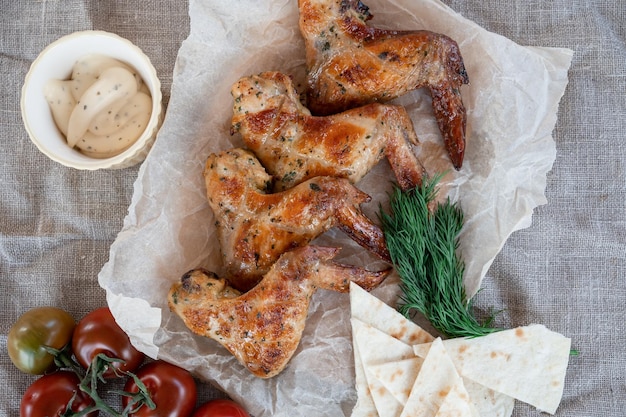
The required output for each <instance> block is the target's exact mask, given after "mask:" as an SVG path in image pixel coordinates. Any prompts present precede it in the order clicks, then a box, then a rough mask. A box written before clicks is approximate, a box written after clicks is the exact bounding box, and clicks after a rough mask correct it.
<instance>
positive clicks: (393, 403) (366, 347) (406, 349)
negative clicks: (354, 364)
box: [351, 319, 415, 417]
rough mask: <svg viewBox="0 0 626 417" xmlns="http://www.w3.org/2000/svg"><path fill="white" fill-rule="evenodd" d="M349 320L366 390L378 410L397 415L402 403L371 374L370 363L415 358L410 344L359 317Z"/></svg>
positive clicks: (388, 415)
mask: <svg viewBox="0 0 626 417" xmlns="http://www.w3.org/2000/svg"><path fill="white" fill-rule="evenodd" d="M351 322H352V332H353V335H354V340H355V342H356V343H355V344H356V348H357V349H358V352H359V355H360V358H361V364H362V366H363V370H364V373H365V379H366V381H367V386H368V387H369V393H370V395H371V398H372V400H373V402H374V404H375V406H376V409H377V410H378V414H379V415H384V416H385V417H395V416H399V415H400V413H401V411H402V404H401V403H400V402H399V401H398V400H397V399H396V398H395V397H394V396H393V395H392V394H391V393H390V392H389V391H388V390H387V389H386V388H385V386H384V385H383V384H382V383H381V382H380V381H379V380H378V379H377V378H376V377H374V375H372V373H371V372H370V367H371V366H372V365H376V364H383V363H389V362H397V361H401V360H403V359H407V358H414V357H415V354H414V353H413V347H412V346H409V345H407V344H406V343H404V342H402V341H400V340H398V339H396V338H394V337H391V336H389V335H388V334H386V333H384V332H382V331H380V330H378V329H376V328H374V327H373V326H370V325H369V324H367V323H363V322H362V321H360V320H358V319H352V320H351Z"/></svg>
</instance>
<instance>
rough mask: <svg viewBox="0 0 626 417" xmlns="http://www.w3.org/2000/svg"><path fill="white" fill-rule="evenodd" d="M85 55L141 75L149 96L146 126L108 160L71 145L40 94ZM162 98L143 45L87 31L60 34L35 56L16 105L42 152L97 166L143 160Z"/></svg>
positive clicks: (80, 166)
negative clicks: (106, 58) (117, 62)
mask: <svg viewBox="0 0 626 417" xmlns="http://www.w3.org/2000/svg"><path fill="white" fill-rule="evenodd" d="M88 54H101V55H107V56H110V57H112V58H116V59H118V60H120V61H122V62H125V63H127V64H129V65H130V66H132V67H133V68H135V69H136V70H137V72H138V73H139V74H140V75H141V77H142V78H143V81H144V83H146V85H147V86H148V88H149V90H150V94H151V95H152V115H151V117H150V121H149V122H148V126H147V127H146V130H145V131H144V132H143V134H142V135H141V136H140V137H139V139H138V140H137V141H136V142H135V143H134V144H133V145H131V146H130V147H129V148H128V149H126V150H125V151H124V152H122V153H121V154H118V155H116V156H113V157H110V158H106V159H97V158H91V157H88V156H86V155H84V154H82V153H80V152H79V151H77V150H75V149H72V148H70V147H69V146H68V145H67V142H66V139H65V136H63V134H62V133H61V132H60V131H59V129H58V128H57V127H56V124H55V123H54V119H53V118H52V113H51V111H50V107H49V106H48V102H47V101H46V99H45V97H44V86H45V84H46V83H47V82H48V80H50V79H59V80H65V79H68V78H69V77H70V75H71V73H72V67H73V66H74V63H75V62H76V61H77V60H78V59H80V58H82V57H83V56H85V55H88ZM161 101H162V95H161V82H160V81H159V78H158V77H157V73H156V70H155V69H154V67H153V66H152V63H151V62H150V59H149V58H148V57H147V56H146V55H145V54H144V53H143V52H142V51H141V49H139V48H138V47H137V46H135V45H134V44H133V43H131V42H130V41H128V40H126V39H124V38H121V37H120V36H118V35H115V34H113V33H108V32H103V31H91V30H88V31H82V32H76V33H72V34H70V35H67V36H64V37H62V38H60V39H58V40H56V41H55V42H53V43H52V44H50V45H48V46H47V47H46V48H45V49H44V50H43V51H42V52H41V54H39V56H38V57H37V59H35V61H33V63H32V65H31V67H30V70H29V71H28V74H26V79H25V81H24V85H23V87H22V97H21V103H20V105H21V109H22V119H23V121H24V126H25V127H26V131H27V132H28V135H29V136H30V139H31V140H32V141H33V143H34V144H35V145H36V146H37V148H39V150H40V151H41V152H43V153H44V154H45V155H47V156H48V157H49V158H50V159H52V160H54V161H56V162H58V163H60V164H63V165H65V166H68V167H72V168H76V169H85V170H96V169H103V168H113V169H117V168H126V167H129V166H132V165H135V164H137V163H139V162H141V161H143V160H144V158H145V157H146V155H147V154H148V152H149V150H150V148H151V147H152V144H153V143H154V139H155V137H156V133H157V131H158V129H159V127H160V124H161V120H162V115H163V114H162V113H163V107H162V104H161Z"/></svg>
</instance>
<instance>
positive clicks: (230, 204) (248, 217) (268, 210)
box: [204, 149, 390, 291]
mask: <svg viewBox="0 0 626 417" xmlns="http://www.w3.org/2000/svg"><path fill="white" fill-rule="evenodd" d="M204 178H205V184H206V190H207V199H208V202H209V205H210V207H211V209H212V210H213V213H214V215H215V218H216V227H217V236H218V239H219V242H220V248H221V251H222V257H223V260H224V267H225V271H226V274H227V277H228V279H229V281H230V282H231V283H232V285H233V286H234V287H235V288H238V289H240V290H243V291H245V290H248V289H250V288H252V287H253V286H254V285H255V284H256V283H257V282H258V281H259V280H260V279H261V277H262V276H263V274H265V273H266V272H267V271H268V270H269V268H270V266H271V265H272V264H273V263H274V262H275V261H276V259H278V257H279V256H280V255H281V254H282V253H284V252H285V251H287V250H290V249H293V248H297V247H301V246H304V245H307V244H308V243H309V242H310V241H311V240H313V239H315V238H316V237H317V236H319V235H321V234H322V233H324V232H326V231H327V230H329V229H331V228H333V227H338V228H340V230H342V231H343V232H344V233H346V234H347V235H348V236H349V237H351V238H352V239H353V240H354V241H355V242H357V243H358V244H359V245H361V246H363V247H364V248H366V249H368V250H369V251H371V252H372V253H374V254H376V255H377V256H379V257H380V258H381V259H383V260H384V261H386V262H390V257H389V252H388V250H387V246H386V243H385V237H384V233H383V231H382V230H381V229H380V227H379V226H377V225H376V224H374V223H372V221H371V220H370V219H369V218H367V217H366V216H365V215H364V214H363V213H362V212H361V210H360V207H359V206H360V204H362V203H365V202H368V201H370V197H369V196H368V195H367V194H365V193H363V192H362V191H360V190H358V189H357V188H356V187H354V186H353V185H352V184H350V182H349V181H348V180H346V179H344V178H335V177H315V178H312V179H310V180H307V181H305V182H303V183H301V184H299V185H297V186H295V187H293V188H290V189H289V190H285V191H282V192H279V193H268V190H269V188H270V186H269V184H270V183H271V177H270V175H269V174H267V172H266V171H265V169H264V168H263V166H262V165H261V164H260V163H259V161H258V160H257V159H256V157H255V156H254V155H253V154H252V153H251V152H249V151H247V150H244V149H231V150H228V151H223V152H220V153H218V154H211V155H210V156H209V157H208V158H207V162H206V166H205V170H204Z"/></svg>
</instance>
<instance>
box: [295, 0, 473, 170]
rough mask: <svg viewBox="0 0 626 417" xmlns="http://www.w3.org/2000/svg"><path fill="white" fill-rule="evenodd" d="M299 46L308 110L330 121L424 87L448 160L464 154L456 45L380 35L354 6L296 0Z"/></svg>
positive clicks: (419, 36)
mask: <svg viewBox="0 0 626 417" xmlns="http://www.w3.org/2000/svg"><path fill="white" fill-rule="evenodd" d="M298 7H299V10H300V19H299V25H300V32H301V33H302V35H303V37H304V40H305V48H306V65H307V106H308V108H309V109H310V110H311V112H312V113H313V114H317V115H328V114H334V113H338V112H341V111H344V110H346V109H350V108H354V107H357V106H361V105H363V104H366V103H371V102H374V101H381V102H384V101H388V100H391V99H393V98H396V97H398V96H400V95H402V94H405V93H406V92H408V91H411V90H414V89H417V88H422V87H426V88H428V89H429V91H430V95H431V98H432V101H433V109H434V114H435V118H436V119H437V123H438V126H439V129H440V131H441V134H442V136H443V139H444V144H445V146H446V150H447V151H448V154H449V156H450V160H451V162H452V164H453V165H454V167H455V168H456V169H460V168H461V166H462V164H463V158H464V153H465V126H466V112H465V107H464V105H463V101H462V99H461V94H460V86H461V85H462V84H467V83H468V82H469V78H468V76H467V72H466V70H465V66H464V65H463V58H462V56H461V53H460V51H459V47H458V45H457V43H456V42H455V41H454V40H452V39H450V38H449V37H447V36H445V35H442V34H438V33H433V32H430V31H426V30H415V31H398V30H385V29H379V28H375V27H372V26H368V25H367V21H369V20H370V19H371V18H372V17H373V16H372V14H371V13H370V12H369V9H368V7H367V6H365V5H364V4H363V3H362V2H360V1H356V0H299V1H298Z"/></svg>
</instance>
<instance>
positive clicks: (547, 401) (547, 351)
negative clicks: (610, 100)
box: [414, 324, 571, 414]
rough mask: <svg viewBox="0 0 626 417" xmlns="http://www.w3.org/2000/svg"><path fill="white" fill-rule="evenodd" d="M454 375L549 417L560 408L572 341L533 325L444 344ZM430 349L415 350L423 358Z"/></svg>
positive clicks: (449, 340) (453, 340)
mask: <svg viewBox="0 0 626 417" xmlns="http://www.w3.org/2000/svg"><path fill="white" fill-rule="evenodd" d="M443 344H444V346H445V348H446V350H447V352H448V354H449V355H450V358H451V359H452V361H453V362H454V365H455V366H456V369H457V370H458V372H459V374H461V375H462V376H463V377H465V378H467V379H471V380H473V381H475V382H477V383H479V384H481V385H484V386H485V387H488V388H490V389H492V390H494V391H498V392H501V393H503V394H506V395H508V396H511V397H513V398H515V399H517V400H519V401H522V402H525V403H528V404H530V405H532V406H534V407H536V408H537V409H539V410H540V411H544V412H547V413H550V414H554V413H555V412H556V409H557V408H558V406H559V403H560V402H561V397H562V395H563V387H564V383H565V372H566V369H567V364H568V361H569V356H570V347H571V340H570V339H569V338H567V337H565V336H563V335H561V334H559V333H556V332H553V331H550V330H548V329H547V328H546V327H545V326H543V325H540V324H532V325H529V326H524V327H517V328H514V329H510V330H503V331H500V332H496V333H492V334H489V335H487V336H482V337H476V338H470V339H468V338H456V339H448V340H445V341H443ZM429 349H430V347H429V345H428V344H422V345H416V346H414V351H415V354H416V355H417V356H420V357H426V355H427V354H428V352H429Z"/></svg>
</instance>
